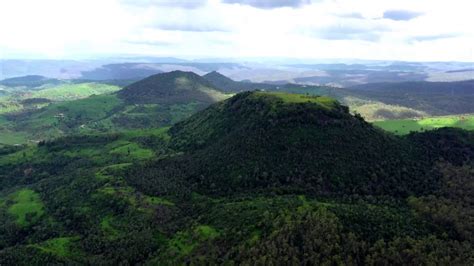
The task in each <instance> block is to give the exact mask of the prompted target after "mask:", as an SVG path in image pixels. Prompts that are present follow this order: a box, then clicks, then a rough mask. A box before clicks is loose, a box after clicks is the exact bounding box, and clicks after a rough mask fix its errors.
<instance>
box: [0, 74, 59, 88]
mask: <svg viewBox="0 0 474 266" xmlns="http://www.w3.org/2000/svg"><path fill="white" fill-rule="evenodd" d="M60 83H62V82H61V81H60V80H58V79H51V78H47V77H43V76H39V75H29V76H22V77H15V78H8V79H4V80H0V85H4V86H9V87H26V88H35V87H40V86H42V85H45V84H60Z"/></svg>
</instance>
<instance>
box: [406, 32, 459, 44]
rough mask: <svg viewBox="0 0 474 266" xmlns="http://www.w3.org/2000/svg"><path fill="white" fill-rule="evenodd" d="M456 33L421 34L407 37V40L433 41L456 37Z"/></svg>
mask: <svg viewBox="0 0 474 266" xmlns="http://www.w3.org/2000/svg"><path fill="white" fill-rule="evenodd" d="M458 36H459V35H458V34H450V33H449V34H448V33H447V34H436V35H421V36H413V37H411V38H409V39H408V41H409V42H426V41H435V40H440V39H448V38H455V37H458Z"/></svg>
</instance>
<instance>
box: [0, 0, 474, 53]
mask: <svg viewBox="0 0 474 266" xmlns="http://www.w3.org/2000/svg"><path fill="white" fill-rule="evenodd" d="M226 2H232V3H234V4H232V3H224V1H219V0H194V1H193V0H188V1H184V0H183V1H181V0H179V1H170V0H139V1H131V0H100V1H97V0H42V1H36V0H2V1H0V23H1V25H2V27H0V51H1V53H2V55H1V56H3V57H21V56H23V57H26V56H29V57H67V58H74V57H80V56H91V57H92V56H97V55H113V54H141V55H166V56H182V57H205V56H208V57H273V56H278V57H302V58H344V57H345V58H365V59H399V60H462V61H474V58H473V49H474V48H473V47H474V32H473V28H472V26H471V25H474V21H473V16H472V15H471V14H470V13H471V10H472V9H473V7H474V5H473V4H472V1H470V0H452V1H449V2H447V1H442V0H417V1H413V0H390V1H388V0H386V1H381V0H358V1H353V0H325V1H324V0H317V1H315V0H313V1H292V0H282V1H278V3H276V2H275V3H276V4H272V5H263V6H262V5H259V2H258V1H235V0H231V1H226ZM235 2H240V3H241V4H235ZM310 2H311V3H310ZM272 3H273V2H272ZM26 7H27V8H26ZM394 10H395V11H403V12H401V13H400V12H399V13H396V12H395V13H393V11H394ZM390 11H392V13H390ZM387 12H389V13H387ZM384 14H385V17H387V14H389V15H390V14H391V15H393V14H395V15H400V16H401V15H406V14H409V15H410V14H411V15H412V16H410V17H409V18H408V17H406V16H405V17H403V16H402V17H403V18H404V19H405V20H401V19H402V17H393V16H392V17H391V18H390V19H388V18H384ZM414 14H423V15H421V16H415V15H414ZM394 18H401V19H400V20H393V19H394Z"/></svg>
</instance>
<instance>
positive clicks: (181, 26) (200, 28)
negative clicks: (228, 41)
mask: <svg viewBox="0 0 474 266" xmlns="http://www.w3.org/2000/svg"><path fill="white" fill-rule="evenodd" d="M155 27H156V28H158V29H160V30H170V31H189V32H229V30H228V29H225V28H223V27H219V26H218V25H212V26H211V25H200V24H194V23H189V24H185V23H177V24H158V25H155Z"/></svg>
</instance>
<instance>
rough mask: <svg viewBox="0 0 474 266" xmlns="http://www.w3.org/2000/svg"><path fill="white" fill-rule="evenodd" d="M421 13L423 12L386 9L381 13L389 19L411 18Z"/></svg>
mask: <svg viewBox="0 0 474 266" xmlns="http://www.w3.org/2000/svg"><path fill="white" fill-rule="evenodd" d="M421 15H423V13H420V12H415V11H410V10H387V11H385V12H384V13H383V18H386V19H391V20H397V21H400V20H411V19H414V18H416V17H419V16H421Z"/></svg>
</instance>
